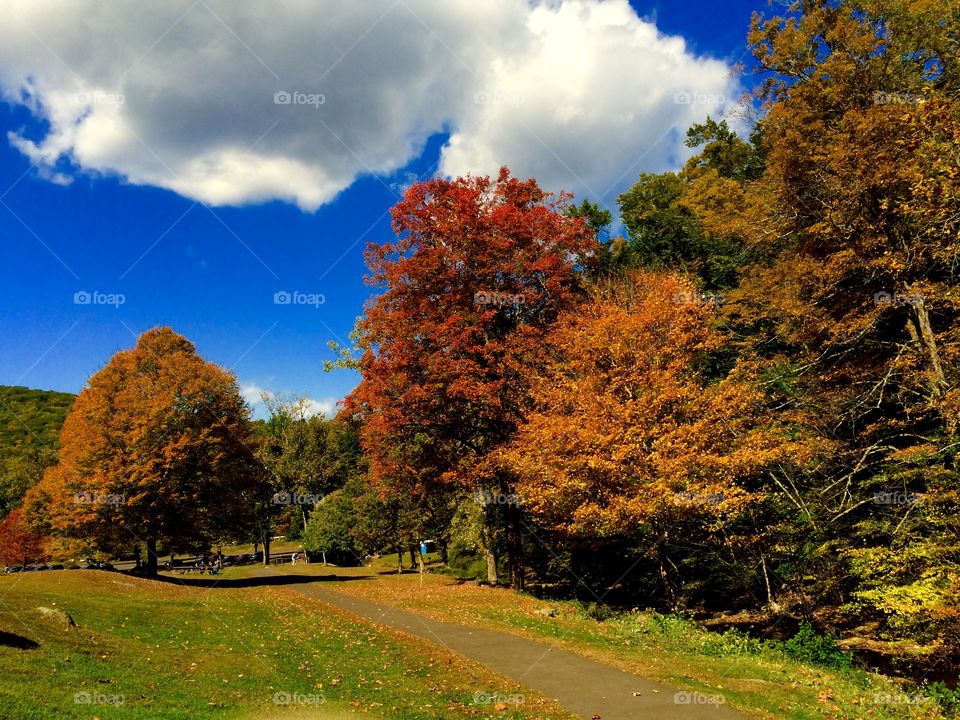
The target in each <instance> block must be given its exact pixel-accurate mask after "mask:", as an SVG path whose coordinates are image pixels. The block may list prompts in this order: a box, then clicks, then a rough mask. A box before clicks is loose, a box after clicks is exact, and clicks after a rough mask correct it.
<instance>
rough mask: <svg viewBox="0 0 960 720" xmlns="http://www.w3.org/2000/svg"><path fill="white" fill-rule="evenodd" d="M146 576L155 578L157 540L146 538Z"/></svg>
mask: <svg viewBox="0 0 960 720" xmlns="http://www.w3.org/2000/svg"><path fill="white" fill-rule="evenodd" d="M146 575H147V576H148V577H156V576H157V539H156V538H148V539H147V569H146Z"/></svg>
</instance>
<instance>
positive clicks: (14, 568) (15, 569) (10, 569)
mask: <svg viewBox="0 0 960 720" xmlns="http://www.w3.org/2000/svg"><path fill="white" fill-rule="evenodd" d="M3 571H4V572H5V573H18V572H23V567H22V566H20V565H10V566H8V567H5V568H4V569H3Z"/></svg>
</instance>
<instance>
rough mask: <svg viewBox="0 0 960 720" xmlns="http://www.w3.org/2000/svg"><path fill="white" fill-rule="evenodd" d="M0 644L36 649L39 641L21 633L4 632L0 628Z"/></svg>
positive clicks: (18, 648)
mask: <svg viewBox="0 0 960 720" xmlns="http://www.w3.org/2000/svg"><path fill="white" fill-rule="evenodd" d="M0 646H3V647H10V648H16V649H17V650H36V649H37V648H38V647H40V645H39V643H36V642H34V641H33V640H31V639H30V638H25V637H24V636H23V635H17V634H16V633H10V632H5V631H4V630H0Z"/></svg>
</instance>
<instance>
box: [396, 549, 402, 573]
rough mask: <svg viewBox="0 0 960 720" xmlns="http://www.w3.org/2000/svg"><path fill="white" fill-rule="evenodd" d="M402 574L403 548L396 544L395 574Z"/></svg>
mask: <svg viewBox="0 0 960 720" xmlns="http://www.w3.org/2000/svg"><path fill="white" fill-rule="evenodd" d="M402 572H403V546H402V545H400V544H399V543H398V544H397V573H402Z"/></svg>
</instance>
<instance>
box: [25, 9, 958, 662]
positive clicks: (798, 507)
mask: <svg viewBox="0 0 960 720" xmlns="http://www.w3.org/2000/svg"><path fill="white" fill-rule="evenodd" d="M749 43H750V46H751V49H752V52H753V55H754V60H755V66H756V68H757V73H758V81H759V86H758V88H757V90H756V95H755V98H754V99H753V100H752V101H751V102H749V103H745V104H744V105H743V111H742V113H740V114H739V115H737V116H733V117H729V118H721V119H717V118H712V119H708V120H706V121H705V122H703V123H699V124H696V125H694V126H693V127H691V128H690V129H689V131H688V133H687V145H688V146H689V147H690V148H691V153H692V157H691V158H690V159H689V160H688V161H687V162H686V164H685V165H684V166H683V168H682V169H680V170H679V171H677V172H665V173H657V174H644V175H641V176H640V178H639V180H638V182H637V183H636V184H635V185H634V186H633V187H631V188H630V189H629V190H628V191H627V192H625V193H624V194H623V195H621V196H620V198H619V201H618V205H619V208H618V210H619V216H620V219H621V222H622V227H623V234H622V235H617V236H616V237H612V236H611V232H610V227H611V221H612V215H611V213H610V212H609V211H608V210H606V209H604V208H602V207H600V206H599V205H598V204H597V203H595V202H592V201H590V200H582V201H581V202H580V203H579V204H575V203H574V202H573V198H572V197H571V196H569V195H566V194H563V193H561V194H556V195H555V194H551V193H549V192H546V191H545V190H543V189H541V188H540V187H539V185H538V184H537V182H536V181H535V180H533V179H528V180H522V179H518V178H515V177H513V176H511V174H510V172H509V171H508V170H507V169H506V168H504V169H502V170H501V171H500V173H499V175H498V176H496V177H493V178H490V177H473V176H469V177H461V178H453V179H446V178H435V179H432V180H429V181H426V182H420V183H416V184H414V185H413V186H411V187H410V188H409V189H408V190H407V192H406V193H405V195H404V197H403V199H402V200H401V201H400V202H399V203H398V204H397V205H396V206H395V207H394V208H393V210H392V220H393V229H394V232H395V236H396V237H395V238H394V239H393V240H391V241H388V242H386V243H383V244H373V245H370V246H369V247H368V248H367V251H366V259H367V264H368V267H369V275H368V281H369V283H370V284H371V285H372V286H373V288H374V289H375V294H374V295H373V297H372V298H371V299H370V301H369V302H368V303H367V305H366V307H365V309H364V315H363V317H362V318H361V319H360V320H359V321H358V324H357V326H356V328H355V330H354V333H353V335H352V338H353V341H354V346H353V347H350V348H342V347H335V349H336V351H337V353H338V355H337V360H336V361H334V362H332V363H327V365H328V368H335V367H350V368H354V369H356V370H358V371H359V372H360V375H361V381H360V383H359V385H358V386H357V388H356V389H355V390H354V391H353V392H351V393H350V394H349V396H348V397H347V398H346V399H345V400H344V402H343V404H342V408H341V411H340V414H339V416H338V418H337V419H335V420H326V419H322V418H313V419H311V418H308V417H306V415H305V412H304V407H303V405H302V404H298V403H297V402H295V401H294V402H288V403H280V402H276V403H274V404H273V406H272V408H271V411H272V412H271V417H270V419H269V420H268V421H266V422H262V423H253V422H251V420H250V417H249V408H247V407H246V405H245V404H244V403H243V401H242V399H241V397H240V394H239V391H238V389H237V387H236V382H235V379H234V378H232V376H230V375H229V374H228V373H226V372H225V371H223V370H222V369H220V368H217V367H216V366H213V365H211V364H210V363H206V362H205V361H203V360H202V359H201V358H199V357H198V356H197V354H196V351H195V348H193V346H192V345H191V344H190V343H189V341H187V340H186V339H184V338H182V337H180V336H178V335H176V334H175V333H173V332H172V331H171V330H169V329H156V330H153V331H150V332H148V333H146V334H145V335H144V336H143V337H142V338H141V339H140V340H139V342H138V344H137V347H136V348H135V349H133V350H130V351H126V352H123V353H120V354H118V355H117V356H115V357H114V359H113V360H112V361H111V362H110V364H109V365H108V366H106V367H105V368H104V369H103V370H101V371H100V372H99V373H97V374H96V375H94V376H93V378H91V380H90V383H89V384H88V386H87V388H85V389H84V391H83V392H82V393H81V394H80V396H79V397H78V398H77V400H76V402H75V404H74V406H73V409H72V411H71V413H70V416H69V417H68V418H67V421H66V423H65V424H64V428H63V432H62V436H61V449H60V455H59V460H58V463H57V465H55V466H54V467H52V468H51V469H50V470H48V471H47V473H46V474H45V476H44V478H43V480H42V482H41V483H40V484H39V485H37V486H36V487H35V488H33V489H32V490H31V491H30V492H29V493H28V495H27V500H26V503H25V513H26V515H27V516H28V517H29V518H31V520H30V522H31V523H32V527H33V528H34V529H36V530H38V531H41V532H43V533H45V534H47V535H51V536H53V537H57V538H61V541H63V542H69V541H89V540H90V538H94V539H95V540H96V542H97V544H99V545H102V546H111V545H118V544H123V543H127V544H129V543H130V542H131V537H133V538H137V539H139V541H142V542H143V543H145V545H146V547H147V548H148V567H149V569H151V570H155V568H156V562H155V557H156V548H157V545H158V543H159V544H160V545H162V546H163V547H165V548H166V549H169V550H177V549H180V548H181V547H184V548H185V547H187V546H191V545H195V544H197V543H198V542H200V543H202V542H211V541H213V540H215V539H217V538H221V537H227V536H229V537H234V538H235V537H238V536H241V535H244V536H248V537H258V538H260V539H261V540H262V542H264V543H265V544H267V543H269V538H270V536H271V534H272V531H273V530H274V529H275V528H276V527H277V523H278V522H280V521H282V522H284V523H286V524H287V525H288V526H290V527H291V528H294V529H295V530H296V531H297V532H302V534H303V537H304V542H305V545H306V546H307V547H309V548H311V549H314V550H318V551H322V552H329V553H331V554H339V555H341V556H344V557H346V556H354V555H361V556H362V555H364V554H367V553H373V552H381V551H389V552H396V553H397V555H398V564H399V565H400V567H401V568H402V566H403V562H404V554H405V552H406V551H408V550H410V548H411V547H416V546H417V545H419V543H420V542H421V541H423V540H427V539H429V540H432V541H434V542H435V543H436V544H437V547H438V548H439V550H440V552H441V554H442V557H443V559H444V561H446V562H449V564H451V565H453V566H455V567H457V568H459V569H461V570H464V571H467V570H469V571H472V572H477V573H480V574H482V575H483V576H485V577H486V579H487V580H488V581H490V582H505V583H509V584H510V585H512V586H514V587H518V588H527V589H531V590H534V591H537V592H556V593H564V594H576V595H579V596H581V597H583V598H584V599H586V600H591V601H594V602H603V603H612V604H617V603H623V604H625V605H629V606H635V605H650V606H660V607H663V608H669V609H673V610H682V609H687V610H705V611H709V612H715V611H720V610H743V609H751V610H758V609H762V610H764V611H765V612H767V613H769V614H770V615H780V614H791V615H796V616H798V617H803V618H806V619H812V620H815V621H816V622H817V623H818V624H819V625H820V626H822V627H827V628H831V629H838V630H844V631H851V632H852V631H854V630H856V631H857V632H860V633H866V634H870V635H872V636H873V637H875V638H878V639H881V640H898V639H904V638H911V639H914V640H916V641H918V642H920V643H922V644H924V645H925V647H926V651H927V652H928V654H929V655H928V656H929V657H930V658H931V662H934V661H938V660H941V659H943V658H944V657H946V656H950V657H953V656H955V653H956V648H957V646H958V644H957V640H958V634H960V622H958V609H957V608H958V606H960V603H958V600H960V567H958V560H960V552H958V550H960V548H958V519H960V515H958V510H960V507H958V500H960V498H958V494H957V488H958V483H957V480H958V474H957V468H956V460H955V458H956V451H957V447H958V440H960V438H958V420H960V386H958V380H960V377H958V363H957V360H958V357H957V356H958V352H960V324H958V314H960V294H958V290H957V274H956V273H957V267H958V259H960V255H958V249H960V211H958V208H960V202H958V199H960V192H958V191H960V179H958V178H960V172H958V167H960V105H958V96H957V92H958V79H960V78H958V73H960V70H958V50H960V47H958V44H960V10H958V8H957V7H956V5H955V3H953V2H949V1H948V0H923V1H920V0H829V1H828V0H800V1H799V2H796V3H794V4H793V5H791V6H790V7H789V8H788V9H787V10H786V11H785V14H783V15H782V16H777V17H773V18H767V19H765V18H763V17H760V16H755V18H754V20H753V22H752V25H751V28H750V31H749ZM296 492H300V493H302V494H315V495H316V496H317V497H318V498H320V497H322V498H323V501H322V502H319V503H318V504H316V506H311V505H310V503H307V504H305V505H304V504H298V503H295V502H294V503H290V502H288V503H283V502H279V503H278V502H277V494H278V493H280V494H283V493H287V494H288V495H289V494H290V493H296ZM77 493H88V494H89V497H91V498H93V500H92V501H90V502H77V501H76V497H77ZM80 497H87V496H83V495H81V496H80ZM71 498H72V499H71ZM416 556H417V554H416V553H413V557H412V558H411V562H413V561H415V560H416Z"/></svg>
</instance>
